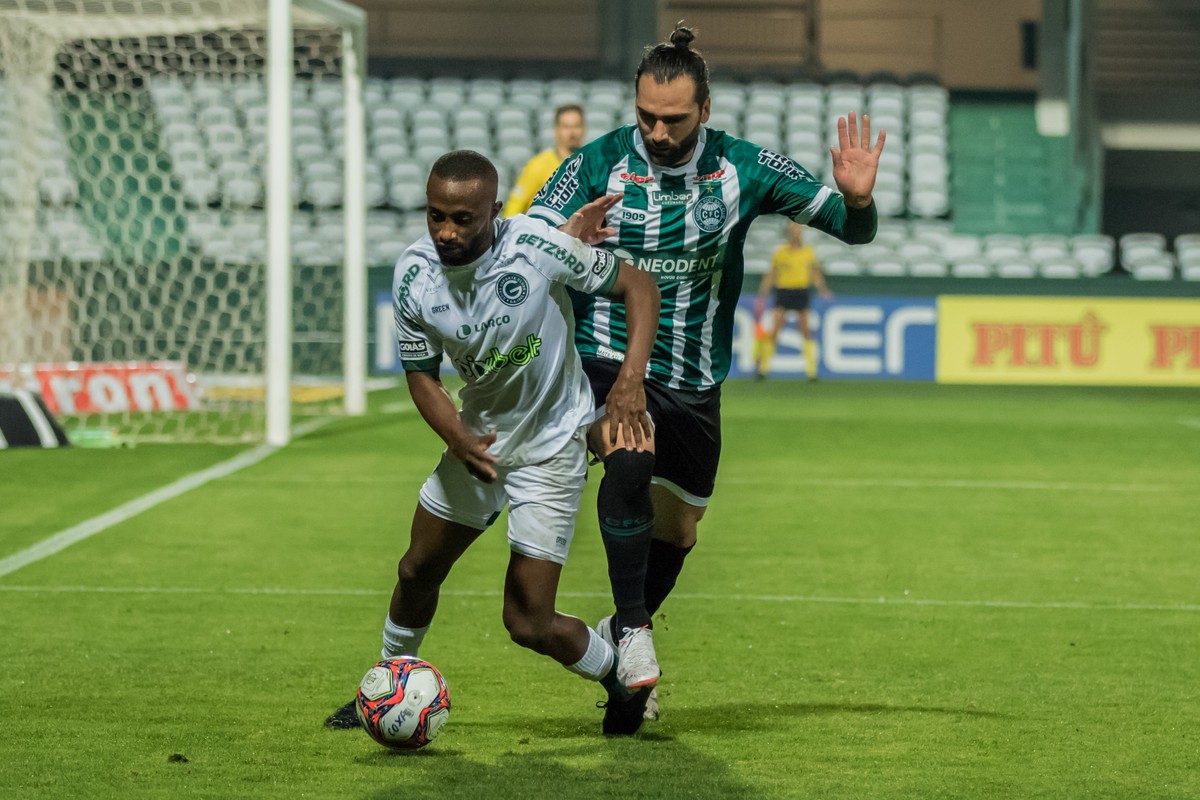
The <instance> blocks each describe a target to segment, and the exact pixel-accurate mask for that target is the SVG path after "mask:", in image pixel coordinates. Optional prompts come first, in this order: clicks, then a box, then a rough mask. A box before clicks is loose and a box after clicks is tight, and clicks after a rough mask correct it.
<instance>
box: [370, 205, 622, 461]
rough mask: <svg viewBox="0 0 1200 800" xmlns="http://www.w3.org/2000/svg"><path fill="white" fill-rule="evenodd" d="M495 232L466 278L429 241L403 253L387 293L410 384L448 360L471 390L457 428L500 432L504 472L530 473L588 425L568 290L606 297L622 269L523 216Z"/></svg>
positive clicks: (500, 223)
mask: <svg viewBox="0 0 1200 800" xmlns="http://www.w3.org/2000/svg"><path fill="white" fill-rule="evenodd" d="M495 225H496V240H495V242H494V243H493V244H492V247H491V249H490V250H488V251H487V252H486V253H484V254H483V255H482V256H480V257H479V259H477V260H476V261H475V262H473V263H471V264H467V265H465V266H461V267H451V266H446V265H445V264H443V263H441V261H440V260H439V259H438V254H437V250H436V249H435V248H434V245H433V240H432V239H430V237H429V236H428V235H426V236H423V237H421V239H420V240H418V241H417V242H416V243H415V244H414V245H412V246H411V247H409V248H408V249H407V250H405V251H404V255H402V256H401V257H400V260H399V261H398V262H397V263H396V273H395V277H394V279H393V282H392V302H393V307H394V309H395V313H396V328H397V343H398V347H399V350H398V352H399V354H400V360H401V363H403V365H404V369H405V371H407V372H412V371H422V372H429V371H434V370H437V369H438V368H439V366H440V365H441V362H442V356H443V354H444V355H448V356H449V357H450V360H451V361H452V362H453V364H454V368H455V369H456V370H457V371H458V374H459V375H460V376H462V379H463V380H464V381H465V382H466V386H465V387H463V390H462V392H461V395H460V396H461V399H462V411H461V416H462V421H463V424H464V425H465V426H466V427H467V428H468V429H469V430H471V431H473V432H475V433H477V434H483V433H486V432H487V431H490V430H494V431H495V432H496V443H495V444H494V445H492V446H491V448H489V452H491V453H492V454H494V455H495V456H496V457H497V459H498V460H499V463H500V464H501V465H503V466H515V465H521V464H536V463H540V462H542V461H545V460H546V459H548V458H550V457H551V456H553V455H554V454H555V453H557V452H558V451H559V450H561V449H562V447H563V446H564V445H566V443H567V442H568V441H569V440H570V438H571V436H572V435H573V434H574V433H575V431H576V429H577V428H578V427H579V426H580V425H582V424H584V423H585V422H587V421H588V419H589V418H590V416H591V414H592V413H593V402H592V392H591V389H590V388H589V387H588V381H587V377H586V376H585V375H584V373H583V367H582V365H581V364H580V361H579V355H578V353H577V352H576V350H575V344H574V340H573V335H574V328H575V318H574V314H573V313H572V311H571V301H570V299H569V297H568V295H567V290H566V287H567V286H570V287H571V288H573V289H576V290H579V291H582V292H587V293H590V294H596V293H602V292H607V291H608V290H610V289H611V288H612V286H613V284H614V283H615V282H616V278H617V260H616V258H615V257H614V256H612V254H610V253H607V252H605V251H603V250H598V249H596V248H592V247H589V246H587V245H586V244H584V243H583V242H581V241H579V240H578V239H575V238H573V237H571V236H567V235H566V234H564V233H561V232H560V231H558V230H557V229H555V228H551V227H550V226H549V225H547V224H546V223H544V222H541V221H540V220H535V219H530V218H529V217H526V216H524V215H517V216H515V217H510V218H508V219H505V220H497V222H496V223H495Z"/></svg>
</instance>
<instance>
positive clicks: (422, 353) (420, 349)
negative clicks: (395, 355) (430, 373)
mask: <svg viewBox="0 0 1200 800" xmlns="http://www.w3.org/2000/svg"><path fill="white" fill-rule="evenodd" d="M397 345H398V346H399V348H400V358H402V359H407V360H410V361H411V360H413V359H416V358H429V343H428V342H423V341H420V340H419V339H401V340H400V341H399V342H397Z"/></svg>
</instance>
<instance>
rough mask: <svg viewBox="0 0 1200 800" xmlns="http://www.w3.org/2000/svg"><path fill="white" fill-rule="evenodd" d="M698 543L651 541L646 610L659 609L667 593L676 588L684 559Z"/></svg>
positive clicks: (647, 567) (647, 573) (647, 570)
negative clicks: (680, 543) (686, 544)
mask: <svg viewBox="0 0 1200 800" xmlns="http://www.w3.org/2000/svg"><path fill="white" fill-rule="evenodd" d="M695 546H696V545H694V544H693V545H689V546H687V547H676V546H675V545H673V544H669V543H668V542H664V541H662V540H661V539H653V540H651V542H650V556H649V558H648V560H647V564H646V590H645V597H646V610H647V611H649V612H650V613H651V614H653V613H654V612H655V611H658V609H659V607H660V606H661V605H662V604H663V601H664V600H666V599H667V595H669V594H670V593H671V590H672V589H674V588H675V581H676V580H677V579H678V578H679V573H680V571H681V570H682V569H683V560H684V559H685V558H687V554H688V553H690V552H692V548H693V547H695Z"/></svg>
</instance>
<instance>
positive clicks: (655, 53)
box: [633, 20, 708, 105]
mask: <svg viewBox="0 0 1200 800" xmlns="http://www.w3.org/2000/svg"><path fill="white" fill-rule="evenodd" d="M695 39H696V34H695V33H694V32H693V31H692V29H691V28H688V27H685V26H684V24H683V21H682V20H680V21H679V22H677V23H676V24H675V30H674V31H672V32H671V37H670V39H668V40H667V41H665V42H659V43H658V44H655V45H650V46H648V47H647V48H646V49H645V51H644V52H643V53H642V63H641V64H639V65H638V68H637V75H636V76H635V77H634V83H633V85H634V88H635V89H636V87H637V84H638V82H639V81H641V79H642V75H649V76H650V77H651V78H653V79H654V82H655V83H670V82H671V81H673V80H675V79H676V78H679V77H683V76H685V75H686V76H687V77H689V78H691V79H692V81H693V82H694V83H695V84H696V103H697V105H704V101H705V100H707V99H708V64H706V63H704V56H702V55H701V54H700V51H699V50H693V49H692V42H693V41H695Z"/></svg>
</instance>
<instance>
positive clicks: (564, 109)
mask: <svg viewBox="0 0 1200 800" xmlns="http://www.w3.org/2000/svg"><path fill="white" fill-rule="evenodd" d="M572 111H574V112H575V113H576V114H578V115H579V118H580V119H583V118H584V115H583V106H581V105H579V104H578V103H566V104H564V105H561V106H559V107H558V108H556V109H554V124H555V125H557V124H558V121H559V120H560V119H562V115H563V114H570V113H571V112H572Z"/></svg>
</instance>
